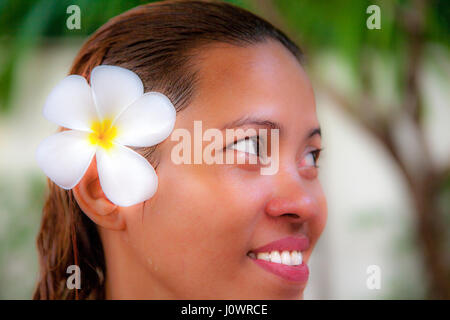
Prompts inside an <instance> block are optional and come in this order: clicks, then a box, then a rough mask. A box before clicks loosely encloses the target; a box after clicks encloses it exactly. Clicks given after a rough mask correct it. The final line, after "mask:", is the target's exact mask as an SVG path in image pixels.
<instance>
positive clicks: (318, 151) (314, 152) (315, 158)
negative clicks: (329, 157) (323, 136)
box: [310, 148, 323, 168]
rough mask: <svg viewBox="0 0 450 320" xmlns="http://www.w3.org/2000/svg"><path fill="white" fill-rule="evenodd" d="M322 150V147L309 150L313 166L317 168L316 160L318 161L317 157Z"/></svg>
mask: <svg viewBox="0 0 450 320" xmlns="http://www.w3.org/2000/svg"><path fill="white" fill-rule="evenodd" d="M322 150H323V148H320V149H316V150H313V151H311V152H310V153H311V154H312V156H313V158H314V167H316V168H318V167H319V165H318V164H317V162H318V161H319V157H320V152H321V151H322Z"/></svg>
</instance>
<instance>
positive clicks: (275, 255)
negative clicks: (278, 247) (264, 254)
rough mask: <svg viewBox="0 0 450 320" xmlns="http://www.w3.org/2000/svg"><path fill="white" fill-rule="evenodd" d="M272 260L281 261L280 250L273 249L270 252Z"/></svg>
mask: <svg viewBox="0 0 450 320" xmlns="http://www.w3.org/2000/svg"><path fill="white" fill-rule="evenodd" d="M270 262H275V263H281V256H280V253H279V252H278V251H272V252H271V253H270Z"/></svg>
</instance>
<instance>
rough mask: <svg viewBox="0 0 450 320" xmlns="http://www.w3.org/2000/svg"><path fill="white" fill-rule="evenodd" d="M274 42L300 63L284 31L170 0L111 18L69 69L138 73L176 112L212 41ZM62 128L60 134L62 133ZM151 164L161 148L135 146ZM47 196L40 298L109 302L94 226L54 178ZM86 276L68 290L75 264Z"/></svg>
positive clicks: (235, 12)
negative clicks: (199, 56) (105, 67)
mask: <svg viewBox="0 0 450 320" xmlns="http://www.w3.org/2000/svg"><path fill="white" fill-rule="evenodd" d="M270 39H273V40H276V41H279V42H280V43H281V44H283V45H284V47H286V48H287V49H288V50H289V51H290V52H291V53H292V54H293V55H294V56H295V57H297V59H298V60H299V62H300V61H301V57H302V53H301V51H300V49H299V48H298V47H297V46H296V45H295V44H294V43H293V42H292V41H291V40H289V39H288V38H287V37H286V36H285V35H284V34H283V33H282V32H281V31H279V30H278V29H276V28H275V27H273V26H272V25H271V24H270V23H268V22H266V21H264V20H263V19H261V18H259V17H257V16H255V15H254V14H252V13H250V12H248V11H246V10H244V9H241V8H238V7H236V6H233V5H230V4H227V3H223V2H216V1H198V0H197V1H191V0H187V1H167V2H157V3H151V4H147V5H143V6H139V7H136V8H134V9H132V10H129V11H127V12H125V13H123V14H121V15H119V16H117V17H114V18H112V19H111V20H109V21H108V22H107V23H106V24H105V25H103V26H102V27H101V28H100V29H98V30H97V31H96V32H95V33H94V34H93V35H92V36H91V37H90V38H89V39H88V41H87V42H86V43H85V44H84V45H83V47H82V48H81V50H80V52H79V53H78V55H77V56H76V58H75V61H74V63H73V65H72V68H71V70H70V74H79V75H82V76H84V77H85V78H86V79H89V76H90V73H91V70H92V69H93V68H94V67H95V66H97V65H100V64H108V65H115V66H121V67H124V68H127V69H129V70H132V71H134V72H135V73H137V74H138V75H139V77H140V78H141V79H142V81H143V83H144V88H145V91H151V90H155V91H160V92H163V93H164V94H166V95H167V96H168V97H169V99H170V100H171V101H172V102H173V104H174V106H175V108H176V109H177V112H178V111H180V110H182V109H183V108H184V107H185V106H186V105H188V104H189V102H190V100H191V99H192V96H193V94H194V90H195V84H196V81H197V71H196V68H195V59H193V58H194V57H195V56H196V54H197V53H198V52H199V49H202V48H205V47H207V46H208V45H210V44H213V43H228V44H232V45H236V46H249V45H252V44H256V43H262V42H265V41H267V40H270ZM61 129H62V128H61ZM134 149H135V150H136V151H137V152H139V153H140V154H142V155H143V156H145V157H146V158H147V159H148V160H149V161H151V162H154V161H155V159H152V152H153V151H154V149H155V147H150V148H134ZM48 184H49V194H48V197H47V199H46V202H45V205H44V208H43V217H42V224H41V229H40V231H39V234H38V238H37V246H38V251H39V260H40V261H39V262H40V277H39V280H38V284H37V288H36V290H35V292H34V296H33V298H34V299H74V298H77V299H78V298H79V299H103V298H104V297H105V290H104V281H105V277H106V268H105V259H104V253H103V248H102V243H101V240H100V237H99V234H98V231H97V229H96V225H95V224H94V223H93V222H92V221H91V220H90V219H89V218H88V217H87V216H86V215H85V214H84V213H83V212H82V210H81V209H80V207H79V206H78V203H77V202H76V200H75V198H74V196H73V193H72V191H71V190H63V189H61V188H59V187H58V186H56V185H55V184H54V183H53V182H51V181H50V180H48ZM73 264H75V265H78V266H79V267H80V269H81V270H82V273H81V276H82V281H81V283H82V289H81V290H80V291H79V292H78V290H70V289H68V288H67V286H66V280H67V276H68V275H67V273H66V269H67V267H68V266H69V265H73Z"/></svg>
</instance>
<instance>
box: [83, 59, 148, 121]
mask: <svg viewBox="0 0 450 320" xmlns="http://www.w3.org/2000/svg"><path fill="white" fill-rule="evenodd" d="M91 87H92V92H93V95H94V100H95V103H96V106H97V110H98V112H99V115H100V117H101V118H102V119H110V120H114V119H116V117H117V116H118V115H119V114H120V113H121V112H122V111H123V110H124V109H125V108H126V107H128V106H129V105H130V104H132V103H133V102H134V101H136V100H137V99H138V98H139V97H140V96H142V94H143V93H144V85H143V84H142V81H141V79H139V77H138V75H137V74H136V73H134V72H133V71H130V70H127V69H124V68H121V67H117V66H107V65H101V66H97V67H95V68H94V69H93V70H92V73H91Z"/></svg>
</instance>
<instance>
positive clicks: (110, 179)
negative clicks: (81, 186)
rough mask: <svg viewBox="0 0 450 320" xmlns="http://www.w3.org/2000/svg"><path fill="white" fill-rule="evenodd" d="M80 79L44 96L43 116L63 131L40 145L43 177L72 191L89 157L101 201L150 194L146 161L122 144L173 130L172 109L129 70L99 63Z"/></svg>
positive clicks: (152, 180) (129, 200)
mask: <svg viewBox="0 0 450 320" xmlns="http://www.w3.org/2000/svg"><path fill="white" fill-rule="evenodd" d="M90 83H91V87H89V85H88V83H87V81H86V79H85V78H83V77H81V76H78V75H70V76H68V77H66V78H65V79H63V80H62V81H61V82H60V83H59V84H58V85H57V86H56V87H55V88H54V89H53V91H52V92H51V93H50V95H49V97H48V98H47V101H46V103H45V106H44V116H45V117H46V118H47V119H48V120H50V121H52V122H54V123H56V124H58V125H60V126H63V127H65V128H68V129H70V130H65V131H62V132H59V133H56V134H54V135H51V136H50V137H48V138H46V139H45V140H44V141H42V142H41V144H40V145H39V147H38V149H37V153H36V158H37V162H38V164H39V166H40V167H41V168H42V170H43V171H44V172H45V174H46V175H47V176H48V177H49V178H50V179H51V180H52V181H53V182H55V183H56V184H57V185H58V186H60V187H61V188H64V189H71V188H73V187H75V186H76V185H77V184H78V182H80V180H81V178H82V177H83V176H84V174H85V172H86V170H87V169H88V167H89V165H90V163H91V161H92V159H93V157H94V155H95V156H96V160H97V169H98V176H99V179H100V184H101V187H102V189H103V192H104V193H105V195H106V197H107V198H108V199H109V200H110V201H111V202H112V203H114V204H116V205H119V206H123V207H126V206H131V205H134V204H137V203H140V202H142V201H145V200H147V199H149V198H150V197H152V196H153V194H154V193H155V192H156V189H157V186H158V177H157V175H156V172H155V170H154V169H153V167H152V166H151V165H150V163H149V162H148V161H147V160H146V159H145V158H144V157H142V156H141V155H139V154H138V153H136V152H135V151H133V150H132V149H130V148H127V147H126V146H132V147H149V146H153V145H155V144H158V143H160V142H162V141H163V140H164V139H166V138H167V137H168V136H169V135H170V133H171V132H172V130H173V127H174V125H175V118H176V111H175V108H174V106H173V105H172V103H171V102H170V100H169V99H168V98H167V97H166V96H165V95H163V94H161V93H159V92H148V93H145V94H144V86H143V84H142V81H141V80H140V79H139V77H138V75H136V74H135V73H134V72H132V71H130V70H127V69H124V68H121V67H117V66H107V65H101V66H97V67H95V68H94V69H93V70H92V72H91V81H90Z"/></svg>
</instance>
